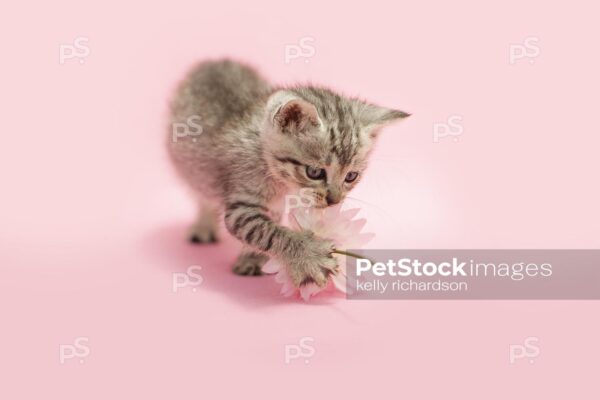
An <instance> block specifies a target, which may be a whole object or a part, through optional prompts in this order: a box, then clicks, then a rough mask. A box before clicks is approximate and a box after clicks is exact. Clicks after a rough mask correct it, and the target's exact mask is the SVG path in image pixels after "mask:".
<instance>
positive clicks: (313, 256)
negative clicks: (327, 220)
mask: <svg viewBox="0 0 600 400" xmlns="http://www.w3.org/2000/svg"><path fill="white" fill-rule="evenodd" d="M298 250H299V251H298V254H297V255H295V256H294V257H292V258H290V259H289V260H288V273H289V275H290V277H291V278H292V282H293V283H294V285H295V286H296V287H300V286H303V285H306V284H309V283H316V284H317V286H319V287H325V285H327V280H328V278H329V275H331V274H333V273H335V272H337V268H338V267H337V262H336V260H335V258H333V257H332V255H331V251H332V250H333V243H332V242H330V241H329V240H326V239H321V238H318V237H315V236H314V235H313V234H312V233H307V234H305V236H304V238H302V241H301V244H300V246H299V249H298Z"/></svg>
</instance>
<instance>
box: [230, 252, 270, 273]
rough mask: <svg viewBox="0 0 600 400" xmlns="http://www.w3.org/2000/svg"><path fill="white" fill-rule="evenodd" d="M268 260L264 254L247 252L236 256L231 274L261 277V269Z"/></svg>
mask: <svg viewBox="0 0 600 400" xmlns="http://www.w3.org/2000/svg"><path fill="white" fill-rule="evenodd" d="M268 260H269V257H268V256H266V255H265V254H261V253H255V252H249V253H242V254H240V255H239V256H238V258H237V260H236V261H235V264H234V265H233V272H234V273H235V274H237V275H245V276H258V275H262V267H263V265H265V263H266V262H267V261H268Z"/></svg>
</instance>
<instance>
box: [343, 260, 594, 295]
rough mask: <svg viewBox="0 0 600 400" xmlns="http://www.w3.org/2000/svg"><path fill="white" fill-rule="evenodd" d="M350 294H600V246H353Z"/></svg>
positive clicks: (350, 266) (349, 277) (349, 271)
mask: <svg viewBox="0 0 600 400" xmlns="http://www.w3.org/2000/svg"><path fill="white" fill-rule="evenodd" d="M351 251H352V252H355V253H358V254H360V255H361V257H360V258H350V257H347V258H346V272H347V278H348V279H347V283H346V285H347V296H348V298H349V299H357V300H358V299H463V300H467V299H497V300H502V299H507V300H597V299H600V250H554V249H553V250H521V249H519V250H463V249H461V250H351Z"/></svg>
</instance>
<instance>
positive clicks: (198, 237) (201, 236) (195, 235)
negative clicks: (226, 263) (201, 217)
mask: <svg viewBox="0 0 600 400" xmlns="http://www.w3.org/2000/svg"><path fill="white" fill-rule="evenodd" d="M188 240H189V241H190V243H194V244H201V243H216V242H218V241H219V239H218V238H217V234H216V230H215V229H214V228H212V227H197V226H194V227H193V228H192V230H191V232H190V234H189V236H188Z"/></svg>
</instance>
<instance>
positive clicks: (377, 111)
mask: <svg viewBox="0 0 600 400" xmlns="http://www.w3.org/2000/svg"><path fill="white" fill-rule="evenodd" d="M407 117H410V114H408V113H405V112H404V111H399V110H392V109H390V108H385V107H379V106H376V105H374V104H365V105H364V107H363V109H362V111H361V113H360V121H361V123H362V125H363V127H364V128H365V129H367V130H369V131H376V130H377V128H380V127H382V126H383V125H386V124H389V123H392V122H394V121H397V120H400V119H404V118H407Z"/></svg>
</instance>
